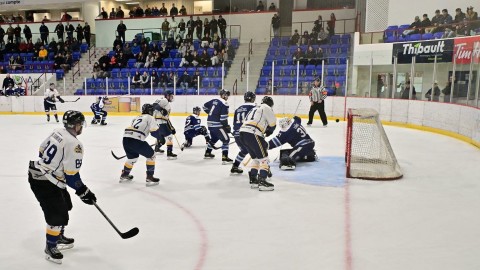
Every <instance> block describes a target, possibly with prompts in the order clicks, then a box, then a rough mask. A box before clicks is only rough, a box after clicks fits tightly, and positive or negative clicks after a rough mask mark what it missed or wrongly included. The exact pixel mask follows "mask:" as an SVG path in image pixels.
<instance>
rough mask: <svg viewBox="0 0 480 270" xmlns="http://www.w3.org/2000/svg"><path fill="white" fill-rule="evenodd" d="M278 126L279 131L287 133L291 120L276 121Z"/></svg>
mask: <svg viewBox="0 0 480 270" xmlns="http://www.w3.org/2000/svg"><path fill="white" fill-rule="evenodd" d="M278 124H279V125H280V129H281V130H282V131H287V130H288V128H290V125H291V124H292V119H290V118H288V117H285V118H282V119H280V120H279V121H278Z"/></svg>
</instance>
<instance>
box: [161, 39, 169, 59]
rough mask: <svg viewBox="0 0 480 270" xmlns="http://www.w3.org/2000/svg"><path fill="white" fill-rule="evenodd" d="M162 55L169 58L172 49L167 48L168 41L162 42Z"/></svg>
mask: <svg viewBox="0 0 480 270" xmlns="http://www.w3.org/2000/svg"><path fill="white" fill-rule="evenodd" d="M160 55H161V57H162V58H168V57H170V50H169V49H168V48H167V43H165V42H164V43H162V46H161V47H160Z"/></svg>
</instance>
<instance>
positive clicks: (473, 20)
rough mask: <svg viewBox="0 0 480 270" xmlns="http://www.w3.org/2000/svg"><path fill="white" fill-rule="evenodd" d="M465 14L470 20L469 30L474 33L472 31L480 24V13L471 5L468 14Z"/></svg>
mask: <svg viewBox="0 0 480 270" xmlns="http://www.w3.org/2000/svg"><path fill="white" fill-rule="evenodd" d="M465 16H466V18H467V20H468V32H469V33H470V34H472V33H471V32H473V31H474V30H475V29H477V27H479V26H480V25H479V22H478V14H477V12H475V11H473V7H471V6H470V7H468V8H467V14H466V15H465Z"/></svg>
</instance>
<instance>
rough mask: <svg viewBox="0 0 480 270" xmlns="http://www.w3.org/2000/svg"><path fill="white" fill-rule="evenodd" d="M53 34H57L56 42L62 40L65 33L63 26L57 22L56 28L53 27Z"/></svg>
mask: <svg viewBox="0 0 480 270" xmlns="http://www.w3.org/2000/svg"><path fill="white" fill-rule="evenodd" d="M54 32H55V33H57V37H58V40H60V39H61V40H63V33H64V32H65V27H64V26H63V24H62V22H59V23H58V24H57V26H55V30H54Z"/></svg>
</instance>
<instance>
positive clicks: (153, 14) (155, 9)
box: [152, 6, 160, 17]
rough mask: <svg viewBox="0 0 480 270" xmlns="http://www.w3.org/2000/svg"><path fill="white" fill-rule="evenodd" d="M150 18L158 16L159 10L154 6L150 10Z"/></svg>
mask: <svg viewBox="0 0 480 270" xmlns="http://www.w3.org/2000/svg"><path fill="white" fill-rule="evenodd" d="M152 16H155V17H158V16H160V10H159V9H158V7H157V6H154V7H153V9H152Z"/></svg>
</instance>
